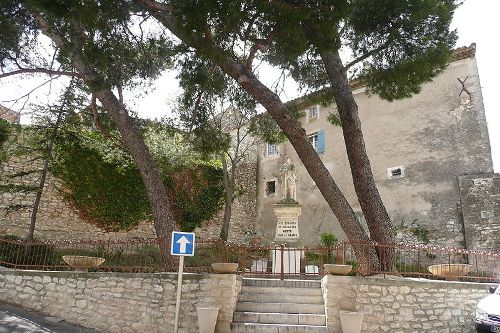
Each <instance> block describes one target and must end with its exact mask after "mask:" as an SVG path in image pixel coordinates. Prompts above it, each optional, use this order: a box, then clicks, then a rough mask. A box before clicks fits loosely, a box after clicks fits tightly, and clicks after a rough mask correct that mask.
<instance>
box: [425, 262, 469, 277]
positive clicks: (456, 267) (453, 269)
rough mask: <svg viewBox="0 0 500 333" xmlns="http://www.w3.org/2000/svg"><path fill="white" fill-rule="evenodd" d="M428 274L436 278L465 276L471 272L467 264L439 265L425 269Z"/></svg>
mask: <svg viewBox="0 0 500 333" xmlns="http://www.w3.org/2000/svg"><path fill="white" fill-rule="evenodd" d="M427 269H428V270H429V272H431V273H432V274H434V275H438V276H465V275H467V274H468V273H469V272H470V271H471V270H472V265H469V264H440V265H432V266H429V267H427Z"/></svg>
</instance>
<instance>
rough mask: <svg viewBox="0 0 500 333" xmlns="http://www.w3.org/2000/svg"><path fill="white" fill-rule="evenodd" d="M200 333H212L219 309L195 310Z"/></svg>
mask: <svg viewBox="0 0 500 333" xmlns="http://www.w3.org/2000/svg"><path fill="white" fill-rule="evenodd" d="M196 312H197V313H198V327H199V328H200V333H214V331H215V324H217V315H218V314H219V308H196Z"/></svg>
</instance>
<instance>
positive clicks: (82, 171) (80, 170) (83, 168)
mask: <svg viewBox="0 0 500 333" xmlns="http://www.w3.org/2000/svg"><path fill="white" fill-rule="evenodd" d="M151 131H152V132H149V130H146V132H148V133H149V134H148V137H150V140H147V141H148V142H149V143H150V144H151V147H152V148H151V150H152V151H153V152H154V155H156V154H158V158H159V166H160V171H161V174H162V176H163V178H164V181H165V185H166V187H167V188H168V189H169V194H170V200H171V202H172V208H173V210H174V215H175V218H176V220H177V222H178V223H179V225H180V227H181V229H182V230H189V231H191V230H193V229H194V228H195V227H197V226H199V225H200V224H201V223H202V221H204V220H207V219H210V218H211V217H212V216H213V215H214V214H215V213H216V212H218V211H219V209H220V207H221V203H222V198H223V193H224V192H223V189H222V188H223V187H222V172H221V170H219V169H217V168H214V167H213V166H211V165H210V164H209V163H207V165H203V164H201V163H199V161H198V160H196V159H191V160H190V159H189V156H192V153H191V155H190V154H188V152H186V151H177V150H175V151H174V153H173V152H171V151H170V152H166V151H168V150H169V149H168V147H169V143H168V140H167V139H168V136H166V137H164V136H160V138H163V139H164V140H165V141H162V142H163V143H165V145H163V146H161V147H158V146H156V145H154V143H158V141H157V139H158V135H160V134H159V133H160V132H161V131H159V130H158V131H157V130H155V129H152V130H151ZM174 137H175V135H174ZM175 152H177V153H178V154H177V155H176V153H175ZM162 153H165V154H164V155H162ZM169 157H170V160H168V159H169ZM176 157H177V160H175V158H176ZM53 172H54V174H55V175H56V176H58V177H59V178H60V179H61V180H62V181H63V183H64V185H65V187H66V191H65V195H66V197H67V198H68V199H69V201H70V202H72V203H73V204H74V205H75V207H77V208H78V210H79V212H80V213H81V215H82V217H83V218H85V219H87V220H88V221H89V222H91V223H94V224H96V225H98V226H100V227H102V228H104V229H107V230H124V229H125V230H126V229H130V228H132V227H134V226H136V225H137V224H138V223H139V222H140V221H142V220H145V219H150V218H151V208H150V204H149V200H148V197H147V194H146V190H145V188H144V183H143V181H142V178H141V177H140V173H139V170H138V169H137V167H136V165H135V164H134V163H133V162H131V161H130V157H129V156H128V154H127V153H125V152H123V151H121V149H119V148H117V147H112V146H111V147H110V142H109V141H106V140H103V138H101V137H100V136H99V134H98V133H95V132H87V131H86V130H80V131H76V130H75V129H74V128H73V129H72V130H71V131H70V132H69V133H67V134H66V136H65V138H64V139H61V140H60V142H59V144H58V146H57V158H56V162H55V163H54V165H53Z"/></svg>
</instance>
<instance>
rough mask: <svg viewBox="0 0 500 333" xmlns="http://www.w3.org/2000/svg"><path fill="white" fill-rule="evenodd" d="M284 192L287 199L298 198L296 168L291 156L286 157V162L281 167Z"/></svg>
mask: <svg viewBox="0 0 500 333" xmlns="http://www.w3.org/2000/svg"><path fill="white" fill-rule="evenodd" d="M280 173H281V185H282V193H283V195H284V199H285V200H289V199H292V200H297V193H296V188H297V187H296V184H295V180H296V176H295V168H294V166H293V164H292V163H291V162H290V157H288V156H286V157H285V163H284V164H283V165H282V166H281V168H280Z"/></svg>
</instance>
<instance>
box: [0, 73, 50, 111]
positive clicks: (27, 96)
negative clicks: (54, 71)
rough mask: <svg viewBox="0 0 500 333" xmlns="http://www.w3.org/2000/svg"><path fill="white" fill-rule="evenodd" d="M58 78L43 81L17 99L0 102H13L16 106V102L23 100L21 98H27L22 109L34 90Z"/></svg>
mask: <svg viewBox="0 0 500 333" xmlns="http://www.w3.org/2000/svg"><path fill="white" fill-rule="evenodd" d="M59 77H60V76H59V75H58V76H54V77H51V78H50V79H48V80H46V81H44V82H43V83H41V84H39V85H38V86H36V87H35V88H33V89H31V90H30V91H29V92H27V93H26V94H24V95H22V96H20V97H17V98H14V99H10V100H5V101H0V102H2V103H9V102H14V104H16V103H17V102H19V100H21V99H23V98H27V99H26V101H25V102H24V105H23V108H24V106H25V105H26V102H27V101H28V99H29V96H30V95H31V94H32V93H33V92H35V91H36V90H38V89H39V88H41V87H43V86H44V85H46V84H47V83H50V82H52V81H53V80H56V79H58V78H59Z"/></svg>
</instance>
